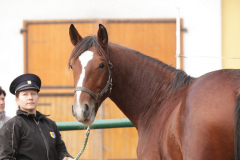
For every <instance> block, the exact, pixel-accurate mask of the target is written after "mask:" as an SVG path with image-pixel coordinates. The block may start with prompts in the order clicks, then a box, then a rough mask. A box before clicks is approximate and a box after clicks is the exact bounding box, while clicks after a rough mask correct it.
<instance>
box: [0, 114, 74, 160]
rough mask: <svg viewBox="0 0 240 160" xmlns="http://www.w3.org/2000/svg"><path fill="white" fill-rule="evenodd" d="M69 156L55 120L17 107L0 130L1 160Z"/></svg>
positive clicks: (42, 159)
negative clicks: (14, 114)
mask: <svg viewBox="0 0 240 160" xmlns="http://www.w3.org/2000/svg"><path fill="white" fill-rule="evenodd" d="M64 157H71V156H70V155H69V153H68V152H67V150H66V146H65V144H64V142H63V141H62V139H61V134H60V132H59V130H58V128H57V125H56V123H55V122H54V121H52V120H50V119H48V118H46V115H43V114H41V113H40V112H38V111H37V114H36V116H35V115H33V114H29V113H27V112H25V111H22V110H18V111H17V116H15V117H13V118H12V119H10V120H9V121H8V122H6V123H5V124H4V125H3V126H2V128H1V129H0V160H2V159H10V160H12V159H16V160H60V159H61V160H62V159H63V158H64Z"/></svg>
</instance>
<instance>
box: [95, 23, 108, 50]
mask: <svg viewBox="0 0 240 160" xmlns="http://www.w3.org/2000/svg"><path fill="white" fill-rule="evenodd" d="M97 35H98V43H99V44H100V45H101V46H102V47H103V48H106V47H107V44H108V34H107V30H106V28H105V27H104V26H103V25H102V24H99V29H98V34H97Z"/></svg>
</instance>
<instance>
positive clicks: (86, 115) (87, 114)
mask: <svg viewBox="0 0 240 160" xmlns="http://www.w3.org/2000/svg"><path fill="white" fill-rule="evenodd" d="M72 114H73V116H74V117H75V118H76V119H77V121H79V122H81V123H83V124H85V125H91V124H92V123H93V121H94V119H95V111H94V107H91V106H89V105H88V104H84V105H83V106H81V105H76V106H74V105H72Z"/></svg>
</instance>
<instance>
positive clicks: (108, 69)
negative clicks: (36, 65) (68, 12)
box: [69, 24, 240, 160]
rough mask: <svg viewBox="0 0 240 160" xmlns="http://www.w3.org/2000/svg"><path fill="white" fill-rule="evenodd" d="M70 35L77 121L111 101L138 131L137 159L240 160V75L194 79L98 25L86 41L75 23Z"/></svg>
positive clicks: (88, 120)
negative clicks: (124, 43) (117, 41)
mask: <svg viewBox="0 0 240 160" xmlns="http://www.w3.org/2000/svg"><path fill="white" fill-rule="evenodd" d="M69 35H70V39H71V42H72V44H73V45H74V46H75V48H74V49H73V51H72V53H71V56H70V58H69V67H70V68H72V70H73V76H74V86H75V87H76V88H75V93H74V102H73V106H72V113H73V115H74V116H75V118H76V119H77V120H78V121H79V122H82V123H83V124H86V125H91V124H92V123H93V121H94V118H95V115H96V113H97V111H98V108H99V106H100V104H101V103H102V102H103V101H104V100H105V99H106V98H107V97H109V98H110V99H111V100H112V101H113V102H114V103H115V104H116V105H117V106H118V107H119V109H120V110H121V111H122V112H123V113H124V114H125V115H126V116H127V117H128V118H129V120H130V121H131V122H132V123H133V125H134V126H135V127H136V129H137V131H138V137H139V140H138V147H137V157H138V159H139V160H146V159H147V160H166V159H167V160H171V159H174V160H230V159H235V160H239V159H240V152H239V151H240V142H239V139H240V132H239V130H240V129H239V125H240V123H239V122H240V94H239V91H240V70H234V69H223V70H218V71H213V72H210V73H207V74H205V75H203V76H201V77H199V78H193V77H190V76H188V75H187V74H186V73H185V72H184V71H182V70H177V69H175V68H174V67H171V66H169V65H167V64H164V63H163V62H161V61H159V60H157V59H154V58H151V57H148V56H146V55H144V54H142V53H139V52H137V51H135V50H132V49H129V48H126V47H123V46H120V45H118V44H115V43H111V42H109V41H108V34H107V30H106V28H105V27H104V26H103V25H101V24H99V29H98V33H97V35H94V36H88V37H85V38H82V37H81V35H80V34H79V33H78V31H77V30H76V28H75V27H74V25H73V24H72V25H71V26H70V28H69ZM203 65H204V64H203Z"/></svg>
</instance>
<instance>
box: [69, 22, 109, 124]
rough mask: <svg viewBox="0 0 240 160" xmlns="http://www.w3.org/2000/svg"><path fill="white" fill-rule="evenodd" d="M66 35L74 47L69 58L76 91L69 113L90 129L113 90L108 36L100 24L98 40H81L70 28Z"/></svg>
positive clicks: (89, 38)
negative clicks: (101, 106) (101, 105)
mask: <svg viewBox="0 0 240 160" xmlns="http://www.w3.org/2000/svg"><path fill="white" fill-rule="evenodd" d="M69 35H70V39H71V42H72V44H73V45H74V46H75V48H74V49H73V51H72V54H71V56H70V58H69V67H70V68H71V69H72V71H73V76H74V87H75V92H74V101H73V105H72V113H73V116H74V117H75V118H76V119H77V120H78V121H79V122H82V123H83V124H86V125H91V124H92V123H93V121H94V119H95V116H96V113H97V111H98V108H99V106H100V104H101V103H102V102H103V101H104V99H106V98H107V97H108V95H109V94H110V92H111V88H112V82H111V81H112V78H111V68H112V64H111V62H110V59H109V52H108V34H107V30H106V28H105V27H104V26H103V25H101V24H99V30H98V34H97V36H88V37H85V38H82V37H81V36H80V34H79V33H78V31H77V30H76V28H75V27H74V25H73V24H72V25H71V26H70V28H69Z"/></svg>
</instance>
